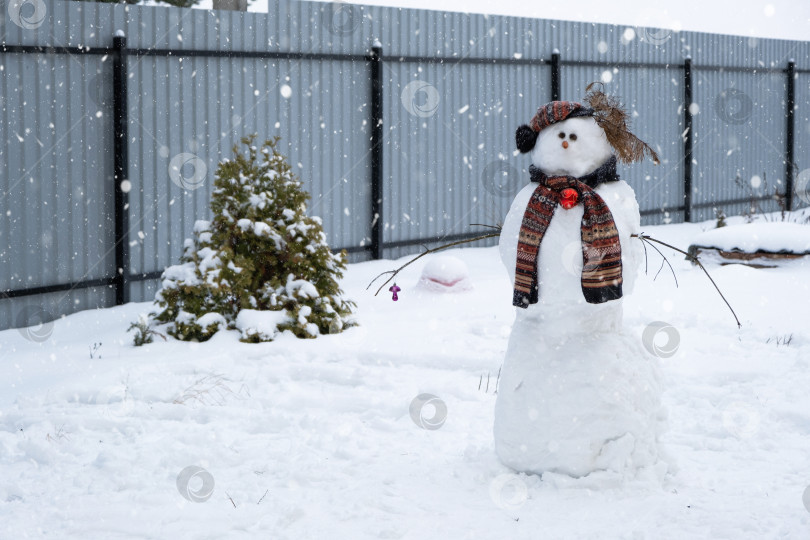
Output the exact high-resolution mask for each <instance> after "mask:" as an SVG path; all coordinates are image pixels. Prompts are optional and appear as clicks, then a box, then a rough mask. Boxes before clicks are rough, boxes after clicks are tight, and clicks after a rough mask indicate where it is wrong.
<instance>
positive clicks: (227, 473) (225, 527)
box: [0, 219, 810, 540]
mask: <svg viewBox="0 0 810 540" xmlns="http://www.w3.org/2000/svg"><path fill="white" fill-rule="evenodd" d="M729 221H730V222H731V223H734V220H733V219H732V220H729ZM709 226H711V224H702V225H701V224H683V225H669V226H662V227H648V228H646V229H645V231H644V232H646V233H648V234H651V235H652V236H654V237H657V238H660V239H661V240H663V241H666V242H669V243H672V244H674V245H676V246H679V247H682V248H684V249H685V248H686V247H687V246H688V245H689V244H690V243H691V240H692V239H693V238H694V237H695V235H697V234H698V233H699V232H700V231H701V230H702V229H704V228H706V227H709ZM648 251H650V260H649V273H648V275H647V276H643V275H642V276H641V277H640V278H639V280H638V283H637V285H636V289H635V293H634V294H633V295H632V296H628V297H627V298H626V299H625V325H626V327H627V328H628V330H629V331H631V332H634V333H635V334H636V335H637V336H638V339H639V340H642V333H643V332H644V329H645V328H646V327H647V326H648V325H650V324H651V323H653V322H656V321H663V322H665V323H668V324H669V325H670V326H671V327H672V328H674V329H675V331H676V332H673V331H672V330H669V333H668V334H667V333H666V332H659V334H660V335H659V337H658V339H656V341H655V344H657V345H660V346H662V347H663V346H664V345H666V344H664V343H660V340H661V339H663V340H664V341H668V340H670V339H676V340H677V341H676V343H677V351H676V352H675V354H673V355H671V356H668V354H662V355H661V356H668V357H666V358H660V359H659V358H656V357H655V356H653V355H652V354H650V358H649V361H651V362H661V364H662V367H663V370H664V373H665V375H666V388H667V390H666V393H665V395H664V402H665V405H666V407H667V409H668V411H669V430H668V431H667V433H666V435H665V436H664V439H663V441H662V444H663V447H664V449H665V454H666V456H667V457H666V466H667V467H668V470H669V472H668V473H667V475H666V476H665V477H664V480H663V482H661V481H659V480H657V479H655V478H649V477H643V478H624V479H619V480H617V479H616V477H603V476H599V475H594V476H592V477H585V478H580V479H573V478H569V477H565V476H560V475H552V474H546V475H544V476H543V477H537V476H525V475H514V474H512V473H510V471H509V470H508V469H506V468H505V467H504V466H503V465H501V464H500V463H499V462H498V460H497V459H496V456H495V453H494V451H493V440H492V421H493V406H494V402H495V394H494V389H495V381H496V376H497V373H498V369H499V367H500V366H501V362H502V359H503V355H504V351H505V348H506V343H507V338H508V335H509V331H510V325H511V323H512V319H513V317H514V311H513V310H514V308H513V307H512V306H511V288H510V285H509V283H508V280H507V277H506V272H505V271H504V269H503V267H502V266H501V263H500V261H499V257H498V252H497V248H469V249H462V250H453V251H452V252H449V253H450V254H451V255H454V256H457V257H459V258H460V259H462V260H463V261H464V262H465V263H466V265H467V266H468V268H469V275H470V278H471V280H472V282H473V285H474V287H475V288H474V290H472V291H469V292H462V293H457V294H444V295H441V294H436V293H433V292H430V291H426V290H423V289H420V288H417V287H415V284H416V283H417V281H418V279H419V276H420V271H421V268H422V266H423V262H425V259H422V260H420V261H417V263H415V264H413V265H411V266H410V267H408V269H407V270H406V271H404V272H403V274H402V275H401V276H400V277H399V278H398V279H397V284H398V285H399V286H400V287H401V289H402V290H401V291H400V292H399V301H397V302H392V301H391V293H389V292H387V286H386V288H385V289H384V290H383V292H381V293H380V294H379V296H376V297H375V296H374V295H373V291H366V289H365V287H366V285H367V284H368V282H369V281H370V280H371V279H372V278H373V277H374V276H375V275H376V274H378V273H379V272H381V271H383V270H388V269H391V268H393V267H395V266H398V264H397V263H395V262H393V261H376V262H368V263H362V264H355V265H351V266H350V269H349V271H348V273H347V276H346V278H345V280H344V289H345V290H346V292H347V296H348V297H349V298H352V299H354V300H355V301H357V303H358V311H357V313H358V321H359V323H360V324H359V326H358V327H356V328H352V329H349V330H348V331H346V332H344V333H343V334H339V335H329V336H323V337H320V338H318V339H315V340H305V341H302V340H297V339H295V338H292V337H287V336H283V337H282V338H280V339H278V340H277V341H275V342H273V343H266V344H259V345H249V344H243V343H240V342H238V341H237V334H236V333H235V332H230V333H220V334H218V335H217V336H215V337H214V339H212V340H211V341H210V342H207V343H202V344H187V343H180V342H177V341H174V340H171V339H170V340H169V341H167V342H164V341H163V340H160V339H158V340H157V341H156V342H155V343H153V344H150V345H147V346H144V347H142V348H135V347H133V346H132V339H131V336H130V335H128V334H127V333H126V328H127V326H128V325H129V323H130V322H131V321H134V320H135V319H136V318H137V316H138V314H139V313H141V312H143V311H146V310H147V309H148V304H130V305H127V306H123V307H119V308H113V309H105V310H99V311H85V312H81V313H77V314H74V315H71V316H69V317H67V318H65V319H63V320H60V321H57V322H56V323H55V324H54V325H53V327H52V328H48V327H45V328H41V329H39V332H38V333H32V334H29V335H28V336H27V337H26V336H24V335H23V333H24V332H21V331H18V330H7V331H4V332H0V538H2V539H15V540H16V539H20V538H56V539H63V538H82V539H93V538H98V539H106V540H111V539H121V538H139V539H140V538H150V539H167V538H211V539H221V538H274V539H275V538H289V539H321V538H324V539H326V538H328V539H332V538H334V539H352V540H355V539H366V538H368V539H379V538H403V539H425V538H437V539H468V538H492V539H504V538H509V539H538V538H554V539H560V538H571V539H591V538H593V539H615V538H627V539H633V540H637V539H644V538H649V539H678V540H681V539H684V538H689V539H703V538H705V539H710V538H711V539H724V538H727V539H744V538H751V539H763V538H797V539H805V538H808V536H810V512H808V510H807V509H805V506H804V504H803V500H802V496H803V493H804V491H805V489H806V488H807V487H808V485H810V468H808V459H810V395H808V392H807V389H808V388H810V330H808V317H810V307H809V306H810V260H807V259H804V260H799V261H793V262H788V263H784V264H783V265H782V266H780V267H779V268H774V269H767V270H758V269H752V268H749V267H745V266H739V265H730V266H722V267H721V266H715V265H708V267H709V270H710V272H711V273H712V276H713V277H714V279H715V281H716V282H717V283H718V285H719V286H720V288H721V289H722V291H723V293H724V294H725V295H726V296H727V298H728V299H729V301H730V302H731V304H732V306H733V307H734V309H735V310H736V312H737V314H738V315H739V317H740V319H741V321H742V323H743V327H742V329H740V330H738V329H737V326H736V324H735V323H734V319H733V317H732V315H731V313H730V312H729V311H728V309H727V308H726V306H725V305H724V304H723V302H722V300H721V299H720V298H719V296H718V295H717V294H716V292H715V291H714V289H713V288H712V286H711V284H710V283H709V281H708V280H707V279H706V277H705V276H704V275H703V274H702V272H701V271H700V270H699V269H698V268H695V267H693V266H691V265H690V264H689V263H688V262H686V261H685V260H684V259H683V257H682V256H680V255H675V254H674V253H673V252H671V251H669V250H664V252H665V253H667V254H668V256H669V258H670V262H671V263H672V265H673V266H674V268H675V271H676V273H677V277H678V283H679V287H678V288H676V287H675V284H674V281H673V278H672V275H671V274H670V273H669V271H668V269H666V268H665V269H664V270H663V271H661V273H660V275H659V276H658V278H657V279H656V280H654V279H653V277H654V276H655V274H656V272H657V271H658V268H659V264H660V258H659V257H658V255H657V254H654V253H652V251H651V250H648ZM659 327H660V325H659ZM676 334H677V337H673V336H676ZM98 343H100V344H101V345H97V344H98ZM648 345H650V344H649V343H648ZM669 345H670V346H672V345H674V344H673V342H670V343H669ZM651 348H652V347H651ZM670 348H672V347H670ZM482 378H483V382H482ZM488 379H489V388H488V390H487V380H488ZM422 394H431V395H432V396H435V398H427V397H423V398H422V401H417V402H416V403H414V400H415V398H417V396H420V395H422ZM429 399H433V401H432V402H429V403H428V402H427V400H429ZM423 402H425V405H424V407H423V408H422V410H421V416H420V414H419V409H418V407H417V405H419V404H420V403H423ZM411 409H413V410H414V411H415V413H414V415H413V416H415V419H416V420H414V418H412V414H411ZM445 409H446V417H445V415H444V414H442V413H443V411H444V410H445ZM437 412H438V414H436V413H437ZM420 418H423V419H424V420H425V421H429V420H431V419H434V420H435V421H434V423H433V424H432V425H431V424H429V423H426V422H423V424H424V425H425V426H426V427H427V428H431V429H424V428H422V427H420V426H418V425H417V421H418V420H420ZM190 466H194V467H198V468H197V469H188V470H186V468H187V467H190ZM184 470H185V473H184V474H182V475H181V471H184ZM178 484H180V486H179V487H180V488H184V490H185V491H184V495H181V492H180V491H181V490H180V489H179V488H178ZM186 488H187V490H186ZM212 489H213V490H212ZM188 490H190V492H189V491H188ZM195 493H197V495H195ZM209 494H210V498H207V496H208V495H209ZM195 498H199V499H206V498H207V500H204V501H202V502H193V500H194V499H195ZM189 499H191V500H189ZM808 503H809V504H810V501H808Z"/></svg>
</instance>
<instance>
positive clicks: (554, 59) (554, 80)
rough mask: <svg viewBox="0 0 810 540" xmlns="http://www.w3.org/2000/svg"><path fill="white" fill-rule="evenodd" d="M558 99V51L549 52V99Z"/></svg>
mask: <svg viewBox="0 0 810 540" xmlns="http://www.w3.org/2000/svg"><path fill="white" fill-rule="evenodd" d="M559 100H560V51H559V50H557V49H554V50H553V51H552V53H551V101H559Z"/></svg>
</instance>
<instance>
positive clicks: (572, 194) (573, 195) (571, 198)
mask: <svg viewBox="0 0 810 540" xmlns="http://www.w3.org/2000/svg"><path fill="white" fill-rule="evenodd" d="M560 197H561V198H560V205H561V206H562V207H563V208H565V209H566V210H570V209H572V208H573V207H574V206H576V204H577V200H579V193H577V190H575V189H574V188H565V189H564V190H562V191H561V192H560Z"/></svg>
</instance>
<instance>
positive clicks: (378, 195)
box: [370, 41, 384, 259]
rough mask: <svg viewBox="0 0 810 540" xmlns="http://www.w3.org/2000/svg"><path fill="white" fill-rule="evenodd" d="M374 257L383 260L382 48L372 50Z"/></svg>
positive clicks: (376, 44) (372, 224) (372, 217)
mask: <svg viewBox="0 0 810 540" xmlns="http://www.w3.org/2000/svg"><path fill="white" fill-rule="evenodd" d="M370 60H371V256H372V257H373V258H375V259H382V258H383V247H384V245H383V232H384V227H383V221H382V220H383V215H382V214H383V212H382V206H383V146H382V140H383V79H382V76H383V73H382V70H383V66H382V44H381V43H380V42H379V41H375V42H374V45H372V47H371V58H370Z"/></svg>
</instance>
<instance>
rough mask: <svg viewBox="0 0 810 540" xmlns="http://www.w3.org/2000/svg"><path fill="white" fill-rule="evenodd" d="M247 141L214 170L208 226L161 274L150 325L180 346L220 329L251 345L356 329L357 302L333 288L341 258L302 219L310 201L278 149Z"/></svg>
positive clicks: (313, 220) (317, 223)
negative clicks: (283, 336)
mask: <svg viewBox="0 0 810 540" xmlns="http://www.w3.org/2000/svg"><path fill="white" fill-rule="evenodd" d="M254 138H255V135H254V136H250V137H245V138H243V139H242V143H243V144H244V145H246V146H247V152H246V153H245V154H240V153H239V148H238V146H234V149H233V150H234V154H235V156H236V157H235V159H234V160H233V161H231V160H228V159H225V160H223V161H222V162H221V163H220V164H219V167H218V168H217V172H216V176H215V180H214V191H213V195H212V199H211V210H212V211H213V214H214V220H213V221H212V222H207V221H197V222H196V223H195V225H194V236H193V238H191V239H187V240H186V242H185V246H184V253H183V256H182V258H181V260H180V264H179V265H175V266H172V267H169V268H167V269H166V270H165V271H164V273H163V278H162V279H163V282H162V285H161V289H160V290H159V291H158V292H157V294H156V295H155V304H156V305H157V306H158V307H159V308H160V311H159V312H158V313H153V316H154V317H155V319H156V320H157V321H159V322H161V323H165V324H167V328H166V331H167V332H168V333H169V334H170V335H172V336H174V337H176V338H178V339H181V340H186V341H192V340H196V341H204V340H206V339H208V338H210V337H211V336H212V335H213V334H214V333H216V332H217V331H218V330H219V329H221V328H225V327H227V328H238V329H240V330H241V331H242V340H243V341H250V342H258V341H271V340H272V339H273V338H274V337H275V336H276V334H278V333H279V332H282V331H284V330H289V331H291V332H292V333H293V334H295V335H296V336H297V337H299V338H313V337H316V336H318V335H319V334H326V333H336V332H340V331H341V330H342V329H343V328H345V327H347V326H351V325H352V324H353V323H352V322H351V321H350V319H349V317H350V316H351V313H352V308H353V306H354V303H353V302H351V301H347V300H344V299H343V298H342V294H343V292H342V291H341V290H340V287H339V285H338V280H339V279H340V278H341V277H342V276H343V272H344V270H345V269H346V253H345V252H341V253H339V254H333V253H332V252H331V251H330V250H329V246H328V245H327V243H326V235H325V234H324V233H323V229H322V227H321V220H320V218H317V217H309V216H307V215H306V209H307V201H308V200H309V194H308V193H307V192H305V191H303V190H302V189H301V182H300V181H299V180H298V179H297V178H296V177H295V175H294V174H293V173H292V170H291V168H290V166H289V164H288V163H287V161H286V159H285V158H284V156H282V155H281V154H279V153H278V151H277V150H276V145H277V143H278V137H276V138H274V139H272V140H269V141H266V142H265V143H264V145H263V146H262V147H261V149H257V148H256V147H255V146H254V145H253V140H254ZM262 312H274V313H262ZM240 314H241V316H240Z"/></svg>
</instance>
